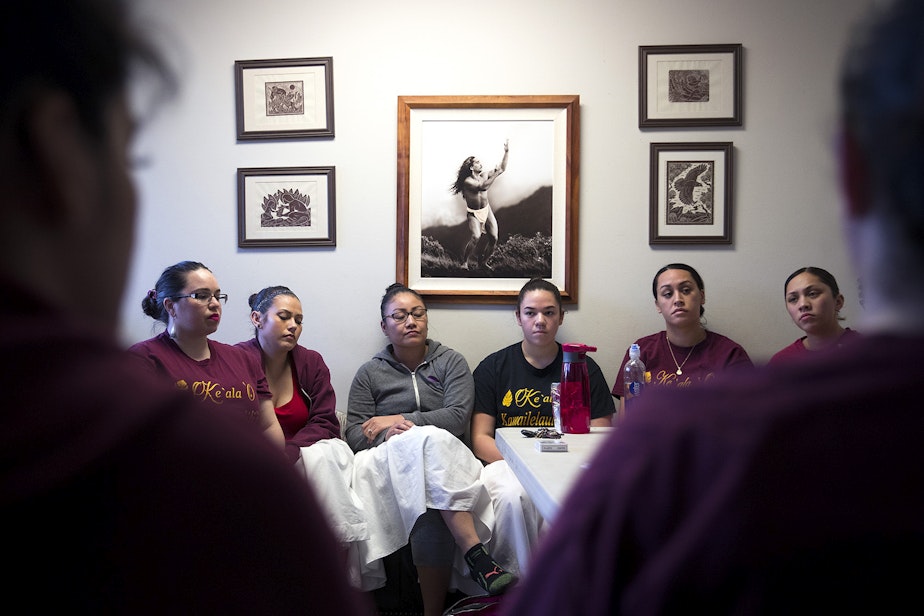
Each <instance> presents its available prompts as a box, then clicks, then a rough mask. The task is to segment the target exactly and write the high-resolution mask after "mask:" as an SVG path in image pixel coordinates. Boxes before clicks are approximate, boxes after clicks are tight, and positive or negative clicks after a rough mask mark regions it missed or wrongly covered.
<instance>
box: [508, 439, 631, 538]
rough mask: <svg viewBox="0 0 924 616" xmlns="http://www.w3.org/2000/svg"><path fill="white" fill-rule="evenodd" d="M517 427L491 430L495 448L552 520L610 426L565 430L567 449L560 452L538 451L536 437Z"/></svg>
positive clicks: (546, 517)
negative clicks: (573, 431) (574, 431)
mask: <svg viewBox="0 0 924 616" xmlns="http://www.w3.org/2000/svg"><path fill="white" fill-rule="evenodd" d="M520 430H521V428H498V429H497V430H496V431H495V433H494V438H495V441H496V442H497V448H498V449H499V450H500V452H501V454H503V456H504V459H505V460H506V461H507V464H508V465H509V466H510V469H511V470H512V471H513V474H514V475H516V477H517V479H519V480H520V483H521V484H523V488H524V489H525V490H526V493H527V494H529V497H530V498H531V499H532V500H533V503H535V505H536V509H538V510H539V513H540V514H542V517H543V518H545V519H546V521H548V522H551V521H552V520H554V519H555V514H556V513H558V507H559V506H560V505H561V503H562V501H563V500H564V498H565V495H567V493H568V490H570V489H571V486H572V484H574V482H575V481H576V480H577V477H578V475H580V474H581V471H582V470H583V469H584V468H586V463H587V462H588V460H589V459H590V458H591V456H592V455H593V454H594V452H595V451H596V450H597V448H598V447H599V446H600V445H601V444H602V443H603V441H604V440H606V438H607V436H608V435H609V433H610V432H612V430H613V429H612V428H603V427H596V426H594V427H591V428H590V432H589V433H588V434H564V435H562V440H563V441H565V442H566V443H568V451H560V452H559V451H555V452H551V451H538V450H537V449H536V446H535V443H536V439H535V438H527V437H525V436H523V435H522V434H521V433H520Z"/></svg>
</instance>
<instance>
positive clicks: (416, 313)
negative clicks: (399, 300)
mask: <svg viewBox="0 0 924 616" xmlns="http://www.w3.org/2000/svg"><path fill="white" fill-rule="evenodd" d="M409 316H411V317H414V318H415V319H417V320H418V321H419V320H421V319H425V318H427V309H426V308H420V307H417V308H414V309H413V310H411V311H410V312H408V311H407V310H395V311H394V312H392V313H391V314H386V315H385V317H383V318H388V317H391V319H392V320H393V321H394V322H395V323H404V322H405V321H407V318H408V317H409Z"/></svg>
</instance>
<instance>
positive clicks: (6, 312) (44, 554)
mask: <svg viewBox="0 0 924 616" xmlns="http://www.w3.org/2000/svg"><path fill="white" fill-rule="evenodd" d="M10 6H12V5H10ZM131 6H132V5H131V3H127V2H125V3H122V2H117V1H116V0H52V1H49V2H33V3H26V4H23V5H16V7H15V15H14V14H13V9H12V8H10V7H8V8H7V10H6V11H5V13H6V15H5V17H4V18H3V19H0V50H2V53H3V54H4V55H5V57H7V58H20V59H21V60H22V61H11V62H6V63H4V64H3V67H2V68H0V254H2V258H0V293H2V297H3V298H4V302H3V306H2V309H0V310H2V314H3V318H2V319H0V353H2V358H3V365H4V370H3V372H2V376H0V388H2V390H3V392H4V393H5V401H4V405H3V413H2V418H0V451H2V452H3V463H2V465H0V511H2V519H3V537H2V540H0V544H2V545H3V555H4V558H6V559H8V562H9V563H11V564H13V566H12V567H8V568H7V572H6V574H5V575H4V583H3V589H4V597H5V599H6V600H8V601H9V602H10V604H12V605H20V606H27V607H25V608H24V609H25V610H26V611H29V612H35V613H68V614H109V613H124V614H169V613H273V614H295V613H305V612H306V611H310V612H311V613H324V614H353V613H360V614H362V613H370V610H369V609H368V608H369V606H368V605H366V601H367V600H366V598H365V597H364V596H361V595H358V594H357V593H355V592H354V591H353V590H352V589H351V588H350V587H349V584H348V578H347V575H346V570H345V567H344V563H343V562H342V561H343V557H342V554H341V553H340V550H339V548H338V546H337V544H336V542H335V540H334V538H333V535H332V534H331V532H330V530H329V529H328V528H327V526H326V523H325V521H324V518H323V515H322V513H321V511H320V509H319V508H318V505H317V502H316V501H315V499H314V497H313V495H312V494H311V493H310V492H309V491H308V490H305V489H304V485H303V482H302V481H301V479H300V478H299V477H298V476H297V475H296V474H295V473H294V472H293V470H292V468H291V466H290V465H288V464H287V463H286V461H285V458H284V456H283V455H282V454H281V453H280V451H279V450H278V449H274V448H273V446H272V445H271V444H270V443H269V441H268V440H267V439H266V438H264V437H263V436H262V435H261V434H260V433H259V432H257V431H255V430H253V429H252V427H249V426H247V425H246V424H245V422H244V420H243V419H241V418H239V417H238V416H236V415H234V414H233V413H231V414H221V413H213V412H209V411H207V410H205V409H204V408H203V407H202V405H201V404H200V403H198V402H196V401H195V400H194V399H193V397H192V396H189V395H188V394H187V393H184V392H179V391H176V390H175V389H174V388H173V387H172V386H169V385H166V384H165V383H163V382H162V381H161V380H160V379H158V378H156V377H153V376H147V375H145V374H143V373H141V372H138V371H136V370H135V365H134V363H133V362H131V361H128V355H127V353H126V352H125V351H124V350H123V349H120V348H119V347H118V346H117V345H116V340H115V339H116V329H117V324H118V312H119V303H120V299H121V297H122V294H123V291H124V287H125V281H126V274H127V270H128V265H129V262H130V261H129V258H130V255H131V250H132V239H133V236H134V221H135V209H136V208H135V191H134V186H133V182H132V180H131V177H130V167H129V145H130V142H131V138H132V135H133V132H134V124H135V123H134V120H133V118H132V114H131V112H130V110H129V105H128V102H127V101H128V91H129V83H130V81H131V78H133V77H134V76H135V70H136V69H146V70H153V73H147V74H148V75H154V76H156V77H157V81H158V82H159V83H160V86H159V87H160V88H162V90H161V91H162V92H167V91H169V89H170V85H171V84H172V80H171V78H170V76H169V71H168V70H167V69H166V67H165V66H164V64H163V63H162V62H161V61H160V60H159V59H158V56H157V54H156V53H155V52H154V50H153V49H151V48H150V47H149V46H148V44H147V43H146V42H145V41H144V40H143V39H141V38H140V37H139V36H138V35H137V33H136V32H135V31H134V29H133V28H132V26H131V25H130V21H129V16H128V15H127V11H128V9H129V8H130V7H131ZM37 41H40V44H32V43H34V42H37ZM24 53H25V54H26V56H23V54H24ZM228 404H229V406H233V405H234V402H233V401H230V400H229V402H228Z"/></svg>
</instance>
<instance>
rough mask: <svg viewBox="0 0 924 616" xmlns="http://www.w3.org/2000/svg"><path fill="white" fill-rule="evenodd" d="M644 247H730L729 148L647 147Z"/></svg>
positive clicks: (721, 144)
mask: <svg viewBox="0 0 924 616" xmlns="http://www.w3.org/2000/svg"><path fill="white" fill-rule="evenodd" d="M650 166H651V179H650V218H649V234H648V243H649V244H731V243H732V213H733V209H732V200H733V179H734V145H733V144H732V143H731V142H710V143H652V144H651V161H650Z"/></svg>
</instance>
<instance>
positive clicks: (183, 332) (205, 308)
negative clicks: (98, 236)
mask: <svg viewBox="0 0 924 616" xmlns="http://www.w3.org/2000/svg"><path fill="white" fill-rule="evenodd" d="M227 300H228V296H227V295H226V294H224V293H222V292H221V290H220V288H219V286H218V281H217V280H216V279H215V276H214V275H213V274H212V272H211V270H209V269H208V268H207V267H206V266H204V265H203V264H201V263H199V262H196V261H182V262H180V263H177V264H175V265H171V266H170V267H168V268H167V269H165V270H164V271H163V273H162V274H161V275H160V278H159V279H158V280H157V284H156V285H154V288H153V289H151V290H150V291H148V293H147V295H145V297H144V299H142V300H141V308H142V310H144V313H145V314H146V315H148V316H149V317H152V318H153V319H156V320H158V321H160V322H162V323H164V325H166V331H164V332H162V333H160V334H159V335H157V336H155V337H153V338H150V339H148V340H145V341H143V342H139V343H137V344H134V345H132V346H131V347H130V348H129V349H128V350H129V354H130V356H131V357H134V358H136V359H138V360H139V361H138V364H139V365H141V366H143V367H144V369H147V370H150V371H151V372H153V373H155V374H157V375H158V376H160V377H162V378H164V379H168V380H169V381H170V382H171V383H173V385H174V386H175V387H176V388H177V389H180V390H185V391H188V392H189V393H190V394H191V395H192V396H194V397H195V398H196V399H198V400H199V401H200V402H202V404H203V405H205V406H206V407H207V408H210V409H213V410H216V411H219V412H225V411H227V410H228V409H229V408H233V409H234V410H235V411H236V412H240V413H241V414H242V415H243V416H244V417H245V418H246V419H247V420H249V421H251V422H253V423H255V424H256V425H257V426H259V428H260V429H261V430H263V432H264V434H266V436H267V437H268V438H269V439H270V441H271V442H272V443H274V444H276V445H277V446H278V447H279V448H280V449H281V448H282V447H283V446H284V445H285V438H284V437H283V434H282V428H280V426H279V421H277V419H276V413H275V412H274V411H273V399H272V394H271V393H270V390H269V386H268V385H267V382H266V377H265V376H264V373H263V368H262V367H261V366H260V363H259V361H257V360H254V359H253V358H252V357H251V356H249V355H247V353H245V352H244V351H242V350H241V349H237V348H235V347H233V346H231V345H229V344H223V343H221V342H216V341H214V340H209V336H210V335H211V334H214V333H215V331H216V330H217V329H218V324H219V323H220V322H221V308H222V305H223V304H224V303H225V302H226V301H227Z"/></svg>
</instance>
